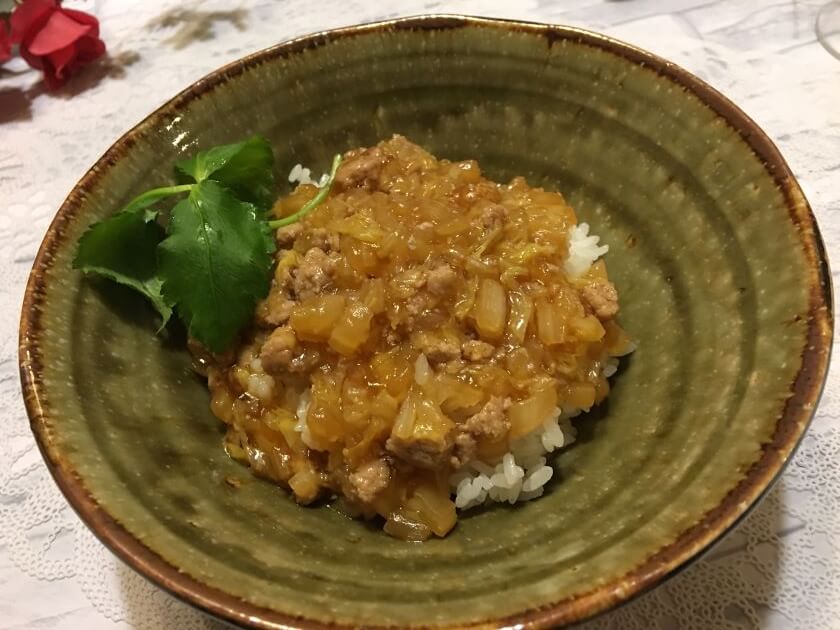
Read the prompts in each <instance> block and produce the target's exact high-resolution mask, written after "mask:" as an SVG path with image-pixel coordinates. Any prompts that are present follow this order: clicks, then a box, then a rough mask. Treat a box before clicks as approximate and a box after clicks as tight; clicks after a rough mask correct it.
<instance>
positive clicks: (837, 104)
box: [0, 0, 840, 630]
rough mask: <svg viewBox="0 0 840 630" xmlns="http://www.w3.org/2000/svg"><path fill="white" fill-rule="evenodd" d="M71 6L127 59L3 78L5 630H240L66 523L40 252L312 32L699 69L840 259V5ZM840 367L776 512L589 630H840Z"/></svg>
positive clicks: (0, 554)
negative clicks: (112, 164) (518, 46)
mask: <svg viewBox="0 0 840 630" xmlns="http://www.w3.org/2000/svg"><path fill="white" fill-rule="evenodd" d="M65 4H66V5H67V6H71V7H77V8H81V9H83V10H86V11H89V12H91V13H94V14H95V15H97V16H98V17H99V19H100V20H101V22H102V35H103V38H104V40H105V42H106V43H107V45H108V48H109V52H110V58H109V59H108V60H107V61H105V62H104V63H99V64H98V65H96V66H94V67H90V68H88V69H87V70H86V71H85V72H84V74H83V75H81V76H79V77H77V79H76V80H75V81H73V82H72V83H70V84H69V85H68V86H66V88H65V89H64V90H63V91H61V92H58V93H57V94H48V93H45V92H44V91H43V89H42V87H41V85H40V84H39V83H38V81H37V75H36V74H35V73H34V72H26V71H24V68H25V66H21V65H17V64H12V65H7V66H6V70H5V71H0V423H1V424H2V426H0V430H2V436H3V437H2V439H0V630H2V629H6V628H42V629H52V628H66V629H73V630H75V629H91V630H92V629H96V628H112V627H119V628H129V627H131V628H143V629H146V628H166V629H168V628H174V629H189V628H199V627H203V628H215V627H221V626H220V624H217V623H216V622H213V621H211V620H209V619H207V618H206V617H204V616H203V615H201V614H200V613H198V612H196V611H194V610H192V609H190V608H188V607H187V606H186V605H184V604H182V603H180V602H178V601H176V600H175V599H173V598H172V597H170V596H169V595H166V594H165V593H163V592H162V591H160V590H158V589H157V588H156V587H154V586H152V585H151V584H149V583H147V582H145V581H144V580H143V579H142V578H140V577H138V576H137V575H135V574H134V573H133V572H132V571H131V570H129V569H127V568H126V567H125V566H123V565H122V564H120V563H119V562H118V561H117V560H116V559H115V558H114V557H113V556H112V555H111V554H110V553H109V552H108V551H107V550H106V549H105V548H104V547H102V545H101V544H99V543H98V542H97V541H96V539H95V538H94V537H93V536H92V535H91V534H90V533H89V532H88V531H87V529H86V528H85V527H84V526H83V525H82V524H81V522H80V521H79V519H78V518H77V517H76V516H75V514H74V513H73V511H72V510H71V509H70V508H69V507H68V506H67V504H66V502H65V501H64V499H63V497H62V496H61V495H60V493H59V491H58V489H57V488H56V486H55V485H54V483H53V482H52V480H51V478H50V476H49V474H48V473H47V470H46V468H45V467H44V465H43V463H42V462H41V459H40V456H39V454H38V451H37V448H36V446H35V444H34V442H33V439H32V437H31V434H30V431H29V426H28V422H27V419H26V415H25V413H24V409H23V403H22V401H21V398H20V393H19V381H18V373H17V327H18V318H19V309H20V304H21V299H22V296H23V289H24V284H25V281H26V277H27V275H28V273H29V270H30V267H31V265H32V261H33V258H34V256H35V252H36V251H37V248H38V244H39V243H40V241H41V238H42V237H43V235H44V232H45V230H46V229H47V226H48V224H49V222H50V220H51V218H52V217H53V214H54V212H55V210H56V209H57V208H58V206H59V205H60V203H61V201H62V200H63V199H64V197H65V195H66V194H67V193H68V192H69V191H70V189H71V188H72V186H73V185H74V184H75V182H76V181H77V180H78V179H79V178H80V177H81V176H82V175H83V174H84V172H85V170H86V169H87V168H88V167H89V166H90V165H91V164H92V163H93V161H94V160H95V159H96V158H98V157H99V156H100V155H101V154H102V153H103V152H104V151H105V149H107V148H108V146H109V145H110V144H111V143H112V142H114V140H116V139H117V138H118V137H119V136H120V135H121V134H122V133H123V132H124V131H125V130H127V129H128V128H129V127H131V126H132V125H133V124H134V123H136V122H137V121H138V120H140V119H141V118H142V117H143V116H145V115H146V114H147V113H148V112H150V111H151V110H153V109H154V108H155V107H157V106H158V105H160V104H161V103H162V102H164V101H165V100H166V99H168V98H169V97H171V96H172V95H174V94H175V93H176V92H177V91H179V90H180V89H181V88H183V87H185V86H187V85H188V84H190V83H191V82H193V81H195V80H196V79H198V78H199V77H201V76H202V75H204V74H206V73H207V72H209V71H211V70H213V69H214V68H216V67H218V66H220V65H222V64H224V63H227V62H229V61H232V60H234V59H236V58H238V57H240V56H242V55H244V54H247V53H250V52H252V51H255V50H258V49H260V48H264V47H266V46H269V45H271V44H274V43H277V42H279V41H282V40H285V39H288V38H290V37H293V36H298V35H302V34H305V33H307V32H311V31H316V30H322V29H326V28H332V27H336V26H342V25H348V24H353V23H357V22H362V21H371V20H375V19H381V18H386V17H393V16H397V15H411V14H418V13H430V12H452V13H456V12H462V13H471V14H478V15H482V14H483V15H492V16H502V17H512V18H521V19H532V20H540V21H547V22H556V23H562V24H572V25H577V26H582V27H586V28H590V29H593V30H597V31H601V32H604V33H607V34H609V35H612V36H614V37H617V38H619V39H623V40H626V41H629V42H631V43H634V44H637V45H639V46H641V47H643V48H646V49H648V50H651V51H653V52H656V53H659V54H661V55H663V56H665V57H667V58H669V59H671V60H673V61H675V62H677V63H679V64H680V65H682V66H684V67H686V68H687V69H689V70H690V71H692V72H694V73H696V74H697V75H699V76H700V77H702V78H703V79H705V80H706V81H708V82H710V83H711V84H712V85H714V86H715V87H717V88H718V89H720V90H721V91H722V92H724V93H725V94H727V95H728V96H729V97H730V98H732V99H733V100H734V101H735V102H736V103H737V104H738V105H740V106H741V107H742V108H743V109H744V110H745V111H746V112H747V113H748V114H749V115H750V116H752V117H753V118H754V119H755V120H756V121H758V123H759V124H760V125H761V126H762V127H763V128H764V129H765V131H767V133H768V134H769V135H770V137H771V138H772V139H773V140H774V141H775V142H776V143H777V144H778V145H779V147H780V148H781V150H782V153H783V154H784V155H785V157H786V158H787V160H788V162H789V163H790V165H791V167H792V168H793V171H794V172H795V173H796V175H797V176H798V177H799V181H800V182H801V184H802V187H803V188H804V190H805V193H806V195H807V196H808V198H809V200H810V202H811V204H812V206H813V208H814V211H815V213H816V215H817V218H818V220H819V223H820V226H821V228H822V232H823V236H824V237H825V239H826V242H827V245H828V250H829V255H832V254H835V253H836V252H838V251H840V60H838V59H836V58H834V57H832V56H830V55H829V54H828V53H827V52H826V51H825V50H824V49H823V48H822V46H821V45H820V43H819V42H818V41H817V39H816V36H815V32H814V24H815V21H816V16H817V12H818V10H819V9H820V7H821V6H822V5H823V4H825V0H813V1H809V0H799V1H797V0H789V1H780V2H772V1H770V0H737V1H735V0H719V1H717V2H715V1H709V0H612V1H604V0H601V1H596V0H556V1H551V0H451V1H448V2H444V1H441V0H391V1H390V2H380V1H376V0H320V1H319V2H312V1H310V0H283V1H276V2H272V1H268V0H265V1H261V2H258V1H251V2H248V1H247V0H232V1H231V0H228V1H227V2H222V1H217V2H216V1H213V2H211V1H208V2H199V1H194V0H165V1H152V0H144V1H143V2H139V1H136V0H135V1H131V0H96V1H88V2H83V1H77V2H73V1H68V2H66V3H65ZM18 70H20V72H18ZM835 258H836V257H835ZM838 365H840V364H838V362H836V361H835V364H834V366H835V367H834V369H832V370H831V373H830V376H829V380H828V385H827V387H826V390H825V395H824V397H823V400H822V403H821V404H820V406H819V409H818V411H817V415H816V419H815V420H814V423H813V425H812V427H811V429H810V431H809V433H808V436H807V437H806V439H805V441H804V443H803V445H802V447H801V448H800V449H799V452H798V453H797V455H796V456H795V457H794V459H793V461H792V463H791V465H790V466H789V467H788V469H787V472H786V473H785V474H784V476H783V478H782V479H781V481H780V482H779V483H778V484H777V485H776V487H775V489H774V490H773V491H772V492H771V493H770V495H769V496H768V497H767V498H766V499H765V500H764V502H763V503H762V504H761V505H760V506H759V507H758V508H757V509H756V510H755V511H754V512H753V513H752V514H751V515H750V516H749V517H748V518H747V519H746V520H745V521H744V522H743V523H742V524H741V525H740V526H739V527H738V529H737V530H736V531H735V532H733V533H732V534H731V535H730V536H728V537H727V538H726V539H725V541H724V542H723V543H722V544H721V545H719V546H718V547H717V548H716V549H715V550H713V552H712V553H710V554H709V555H708V556H706V557H705V558H704V559H703V560H701V561H699V562H697V563H696V564H694V565H693V566H691V567H690V568H688V569H687V570H685V571H683V572H682V573H681V574H680V575H678V576H676V577H675V578H673V579H672V580H670V581H668V582H667V583H665V584H664V585H663V586H661V587H660V588H657V589H655V590H654V591H652V592H650V593H648V594H646V595H644V596H643V597H641V598H639V599H637V600H636V601H634V602H633V603H631V604H630V605H628V606H625V607H624V608H622V609H619V610H617V611H615V612H612V613H609V614H607V615H605V616H603V617H601V618H599V619H597V620H596V621H595V622H592V623H591V625H587V626H586V627H587V628H588V629H589V630H591V629H592V628H615V629H621V630H624V629H628V630H631V629H634V628H639V629H647V628H663V629H665V628H669V629H670V628H696V629H704V630H705V629H707V628H779V629H781V628H784V629H788V628H802V629H808V630H824V629H827V628H840V373H838V370H840V367H837V366H838Z"/></svg>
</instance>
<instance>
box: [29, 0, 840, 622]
mask: <svg viewBox="0 0 840 630" xmlns="http://www.w3.org/2000/svg"><path fill="white" fill-rule="evenodd" d="M465 27H480V28H485V29H489V28H495V29H499V30H503V31H514V32H516V31H518V32H524V33H529V34H533V35H538V36H541V37H543V38H545V40H546V43H547V45H549V46H550V45H551V44H552V43H554V42H555V41H560V40H569V41H572V42H574V43H576V44H584V45H588V46H592V47H595V48H598V49H600V50H604V51H607V52H610V53H612V54H615V55H617V56H619V57H621V58H623V59H625V60H628V61H630V62H632V63H635V64H637V65H640V66H643V67H646V68H649V69H650V70H651V71H652V72H655V73H657V74H658V75H660V76H662V77H665V78H667V79H669V80H670V81H672V82H673V83H675V84H677V85H678V86H680V87H681V88H682V89H684V90H686V91H688V92H690V93H693V94H694V95H695V96H696V97H698V98H699V99H700V100H701V101H702V102H703V103H704V104H705V105H706V106H707V107H709V108H710V109H712V110H713V111H714V112H715V113H716V114H717V115H718V116H720V117H721V118H722V119H724V120H725V121H726V122H727V123H728V124H729V125H730V126H731V127H732V128H733V129H735V130H736V131H737V132H738V133H739V134H740V135H741V137H742V138H743V140H744V141H745V142H746V143H747V144H748V145H749V146H750V148H751V149H752V151H753V152H754V153H755V155H756V156H757V157H758V158H759V159H760V160H761V161H762V163H763V164H764V165H765V167H766V169H767V172H768V174H769V175H770V176H771V177H772V178H773V179H774V181H775V182H776V184H777V185H778V186H779V189H780V191H781V192H782V193H783V195H784V197H785V202H786V204H787V207H788V210H789V213H790V217H791V222H792V223H793V225H794V227H795V228H797V232H798V234H799V235H800V245H801V246H802V248H803V251H804V254H805V256H806V259H807V261H808V263H809V267H808V278H807V281H808V285H809V289H810V302H809V310H808V322H807V325H808V329H807V339H808V343H807V346H806V348H805V351H804V352H803V355H802V363H801V367H800V369H799V371H798V373H797V375H796V377H795V378H794V380H793V381H792V383H791V396H790V398H789V399H788V400H787V402H786V403H785V406H784V410H783V412H782V415H781V417H780V418H779V420H778V422H777V425H776V430H775V432H774V435H773V437H772V439H771V440H770V442H768V443H766V444H764V445H763V446H762V450H761V456H760V458H759V459H758V461H757V462H756V463H755V464H754V465H753V466H752V467H751V468H750V469H749V470H748V471H747V473H746V474H745V476H744V478H743V479H742V480H741V481H740V482H739V483H738V484H737V485H736V486H735V488H733V489H732V490H731V491H730V492H729V494H728V495H727V496H726V497H725V498H724V499H723V501H721V503H720V504H719V505H718V506H717V507H715V508H713V509H712V510H710V511H709V512H707V513H706V514H705V515H704V517H703V518H702V519H701V520H700V521H699V522H698V523H696V524H695V525H693V526H692V527H690V528H689V529H687V530H686V531H684V532H683V533H682V534H681V535H680V536H679V537H678V538H677V539H676V540H675V541H673V542H671V543H669V544H668V545H666V546H664V547H663V548H662V549H660V550H659V551H658V552H656V553H655V554H653V555H652V556H650V557H649V558H647V559H646V560H645V561H643V562H642V563H641V564H640V565H639V566H638V567H636V568H635V569H633V570H632V571H630V572H628V573H627V574H625V575H623V576H621V577H619V578H617V579H614V580H612V581H610V582H608V583H606V584H604V585H602V586H599V587H597V588H595V589H593V590H591V591H589V592H586V593H583V594H581V595H577V596H574V597H567V598H565V599H561V600H559V601H557V602H554V603H552V604H549V605H545V606H541V607H536V608H532V609H528V610H523V611H521V612H519V613H516V614H513V615H509V616H505V617H499V618H489V619H485V620H482V621H478V622H474V623H470V624H466V625H464V624H456V625H452V624H445V625H444V626H435V627H461V628H465V627H470V628H473V627H501V626H508V627H509V626H519V625H520V624H521V626H522V627H549V626H556V625H560V624H566V623H572V622H577V621H582V620H584V619H587V618H589V617H591V616H593V615H595V614H598V613H600V612H604V611H606V610H608V609H610V608H612V607H615V606H617V605H619V604H621V603H624V602H626V601H628V600H630V599H631V598H633V597H635V596H637V595H638V594H640V593H642V592H644V591H645V590H647V589H649V588H651V587H652V586H654V585H656V584H658V583H659V582H661V581H662V580H663V579H665V578H667V577H669V576H671V575H673V574H675V573H676V572H677V571H678V570H679V569H681V568H683V567H684V566H686V565H687V564H688V563H689V562H690V561H692V560H693V559H696V558H697V557H698V556H699V555H700V554H701V553H702V552H703V551H704V550H706V549H708V548H709V547H710V546H711V545H712V544H713V543H714V542H715V541H717V540H718V539H719V538H720V537H721V536H723V535H724V534H725V533H726V532H727V531H729V529H730V528H732V527H733V526H734V525H735V524H736V523H737V522H738V521H739V520H740V519H741V518H742V517H743V516H744V515H745V514H746V513H747V512H748V510H749V509H750V508H752V507H753V506H754V505H755V504H756V503H757V502H758V500H759V499H760V498H761V497H762V495H763V494H764V493H765V492H766V491H767V490H768V489H769V487H770V486H771V485H772V483H773V481H774V480H775V479H776V478H777V476H778V475H779V474H780V473H781V471H782V470H783V468H784V466H785V464H786V463H787V461H788V460H789V459H790V457H791V455H792V454H793V453H794V451H795V449H796V447H797V445H798V444H799V442H800V440H801V438H802V435H803V433H804V432H805V429H806V428H807V426H808V424H809V422H810V420H811V418H812V416H813V413H814V409H815V407H816V404H817V402H818V401H819V398H820V395H821V393H822V388H823V386H824V383H825V378H826V374H827V369H828V363H829V359H830V354H831V345H832V335H833V323H834V307H833V295H832V285H831V274H830V270H829V265H828V259H827V256H826V252H825V246H824V244H823V241H822V238H821V236H820V233H819V229H818V227H817V224H816V220H815V218H814V215H813V213H812V211H811V208H810V206H809V205H808V202H807V200H806V199H805V197H804V195H803V194H802V191H801V189H800V187H799V185H798V183H797V182H796V179H795V178H794V176H793V173H792V172H791V170H790V168H789V167H788V165H787V163H786V162H785V160H784V159H783V158H782V156H781V154H780V153H779V151H778V149H777V148H776V147H775V145H774V144H773V142H772V141H771V140H770V139H769V138H768V137H767V135H766V134H765V133H764V132H763V131H762V130H761V129H760V128H759V127H758V125H757V124H756V123H755V122H754V121H753V120H752V119H751V118H750V117H749V116H747V115H746V114H745V113H744V112H743V111H741V110H740V109H739V108H738V107H737V106H736V105H735V104H734V103H732V102H731V101H730V100H729V99H727V98H726V97H725V96H723V95H722V94H721V93H720V92H718V91H717V90H715V89H714V88H712V87H711V86H709V85H708V84H706V83H705V82H704V81H702V80H701V79H699V78H697V77H696V76H694V75H692V74H691V73H689V72H688V71H686V70H684V69H683V68H681V67H679V66H677V65H675V64H673V63H671V62H670V61H667V60H665V59H663V58H661V57H659V56H657V55H654V54H652V53H649V52H647V51H644V50H642V49H640V48H637V47H635V46H632V45H629V44H626V43H624V42H621V41H618V40H615V39H612V38H610V37H607V36H604V35H600V34H598V33H593V32H591V31H587V30H583V29H579V28H574V27H566V26H557V25H550V24H542V23H536V22H522V21H516V20H506V19H497V18H484V17H472V16H465V15H448V14H434V15H419V16H413V17H405V18H398V19H391V20H385V21H380V22H373V23H369V24H361V25H356V26H348V27H343V28H337V29H333V30H329V31H323V32H318V33H314V34H311V35H307V36H304V37H300V38H297V39H293V40H290V41H287V42H284V43H281V44H278V45H276V46H273V47H270V48H266V49H264V50H261V51H258V52H255V53H253V54H251V55H248V56H246V57H243V58H242V59H239V60H237V61H234V62H232V63H230V64H228V65H226V66H223V67H222V68H220V69H218V70H216V71H214V72H211V73H210V74H208V75H206V76H205V77H203V78H202V79H199V80H198V81H197V82H195V83H194V84H192V85H191V86H190V87H188V88H186V89H185V90H183V91H182V92H180V93H179V94H178V95H177V96H175V97H174V98H172V99H171V100H169V101H167V102H166V103H165V104H163V105H162V106H160V107H159V108H158V109H157V110H155V111H154V112H153V113H151V114H150V115H149V116H147V117H146V118H145V119H144V120H143V121H141V122H140V123H139V124H137V125H136V126H135V127H133V128H132V129H130V130H129V131H128V132H126V133H125V134H124V135H123V136H122V137H121V138H120V139H119V140H117V141H116V142H115V143H114V144H113V145H112V146H111V147H110V148H109V149H108V150H107V151H106V152H105V154H104V155H103V156H102V157H101V158H100V159H99V160H98V161H97V162H96V163H95V164H94V165H93V167H92V168H91V169H90V170H88V172H87V173H86V174H85V176H84V177H83V178H82V179H81V180H80V181H79V182H78V184H76V186H75V187H74V188H73V190H72V191H71V192H70V194H69V195H68V196H67V199H66V200H65V201H64V203H63V204H62V205H61V208H60V209H59V210H58V212H57V214H56V216H55V218H54V219H53V221H52V223H51V224H50V227H49V229H48V231H47V234H46V236H45V237H44V240H43V242H42V244H41V247H40V249H39V251H38V254H37V257H36V258H35V262H34V264H33V269H32V272H31V275H30V277H29V281H28V283H27V286H26V292H25V296H24V302H23V308H22V314H21V323H20V336H19V367H20V374H21V384H22V390H23V396H24V400H25V404H26V410H27V413H28V415H29V419H30V424H31V428H32V431H33V433H34V435H35V438H36V441H37V443H38V446H39V448H40V450H41V453H42V455H43V457H44V460H45V462H46V464H47V467H48V469H49V470H50V473H51V474H52V476H53V478H54V479H55V481H56V483H57V484H58V486H59V488H60V489H61V491H62V492H63V493H64V495H65V497H66V498H67V500H68V501H69V503H70V504H71V505H72V506H73V508H74V509H75V510H76V512H77V513H78V514H79V516H80V517H81V519H82V521H84V523H85V524H86V525H87V526H88V527H89V528H90V529H91V530H92V531H93V533H94V534H95V535H96V536H97V537H98V538H99V540H101V541H102V543H103V544H105V546H106V547H108V548H109V549H110V550H111V551H112V552H113V553H114V554H116V555H117V556H118V557H119V558H120V559H121V560H123V561H124V562H125V563H126V564H128V565H129V566H130V567H132V568H133V569H134V570H136V571H137V572H138V573H140V574H141V575H142V576H144V577H145V578H147V579H149V580H150V581H151V582H153V583H155V584H156V585H158V586H160V587H162V588H164V589H165V590H167V591H168V592H169V593H171V594H173V595H175V596H176V597H178V598H179V599H181V600H183V601H184V602H187V603H188V604H191V605H193V606H195V607H197V608H199V609H201V610H203V611H205V612H208V613H210V614H212V615H214V616H216V617H219V618H221V619H223V620H226V621H228V622H232V623H234V624H239V625H242V626H245V627H252V628H260V629H278V628H349V627H352V624H345V623H340V622H336V623H323V622H318V621H314V620H311V619H306V618H303V617H299V616H294V615H288V614H285V613H282V612H279V611H276V610H272V609H269V608H264V607H261V606H257V605H254V604H251V603H249V602H246V601H243V600H241V599H239V598H237V597H235V596H233V595H230V594H228V593H226V592H224V591H222V590H220V589H218V588H216V587H212V586H209V585H207V584H204V583H203V582H200V581H199V580H197V579H195V578H193V577H191V576H189V575H187V574H186V573H182V572H180V571H179V570H178V568H177V567H175V566H172V565H171V564H169V563H168V562H167V561H166V560H164V559H163V558H161V557H160V556H159V555H157V554H156V553H155V552H153V551H152V550H151V549H149V548H148V547H146V546H145V545H144V544H143V543H142V542H140V541H139V540H138V539H136V538H135V537H134V536H132V535H131V534H130V533H129V532H128V531H127V530H126V529H124V528H123V527H122V526H121V525H120V524H119V523H118V522H117V521H116V520H115V519H114V518H113V517H112V516H111V515H110V514H109V513H108V512H107V511H106V509H105V508H103V507H101V506H100V505H99V504H98V503H97V502H96V500H95V498H94V497H93V496H91V495H90V494H89V493H88V491H87V489H86V488H85V485H84V481H83V480H82V478H81V477H80V476H79V474H78V473H77V472H76V471H75V470H74V469H73V468H72V467H71V466H70V464H69V462H68V460H67V459H66V457H65V456H64V455H63V454H62V453H61V452H60V451H59V449H58V447H57V445H56V444H55V442H54V441H53V439H52V436H51V428H50V425H51V422H50V410H49V406H48V401H47V394H46V391H45V386H44V383H43V382H42V381H41V379H40V378H39V374H40V373H41V365H42V364H41V351H40V347H39V332H40V331H41V323H40V317H41V304H42V302H43V300H44V297H45V286H46V283H47V277H46V273H47V270H48V269H49V267H50V265H51V264H52V260H53V255H54V253H55V252H56V250H57V249H58V247H60V245H61V244H62V242H63V241H64V240H65V239H64V231H65V230H64V228H65V226H66V225H68V223H69V222H70V221H72V220H74V219H75V218H76V215H77V214H78V211H79V208H80V207H81V206H82V202H83V200H84V198H85V196H86V193H87V191H88V190H90V189H92V188H93V187H95V186H96V185H97V182H98V180H99V179H100V177H101V176H102V174H103V173H104V172H105V171H107V170H108V169H109V168H110V167H112V166H113V165H114V164H115V163H116V162H117V161H118V160H120V159H121V158H122V157H124V155H125V153H126V152H127V151H128V150H129V149H130V148H131V147H132V146H133V145H134V143H135V142H136V140H137V138H138V137H141V136H143V135H144V134H145V133H146V132H147V131H150V130H152V129H153V128H154V127H155V125H156V124H157V123H158V121H160V120H164V119H168V118H170V117H171V115H173V114H175V113H177V112H178V110H179V109H181V108H182V107H183V106H184V105H186V104H188V103H189V102H191V101H194V100H195V99H198V98H201V97H202V96H203V95H204V94H205V93H207V92H210V91H212V90H213V89H215V88H216V87H218V86H220V85H223V84H224V83H225V82H227V81H228V79H230V78H232V77H235V76H237V75H239V74H241V73H243V72H245V71H246V70H248V69H249V68H252V67H255V66H258V65H260V64H262V63H266V62H269V61H272V60H275V59H278V58H284V57H288V56H290V55H293V54H296V53H299V52H302V51H305V50H307V49H309V48H313V47H320V46H322V45H325V44H328V43H330V42H332V41H336V40H339V39H343V38H347V37H355V36H358V35H364V34H367V33H371V32H375V31H391V30H395V31H396V30H455V29H459V28H465ZM369 627H380V628H385V627H389V626H369Z"/></svg>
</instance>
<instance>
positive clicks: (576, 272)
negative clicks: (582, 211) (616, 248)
mask: <svg viewBox="0 0 840 630" xmlns="http://www.w3.org/2000/svg"><path fill="white" fill-rule="evenodd" d="M600 240H601V238H600V237H598V236H596V235H594V234H589V224H588V223H581V224H579V225H575V226H574V227H573V228H572V229H571V230H569V257H568V258H567V259H566V264H565V266H564V269H565V271H566V273H567V274H569V276H571V277H573V278H577V277H578V276H580V275H582V274H584V273H586V271H587V270H588V269H589V267H591V266H592V263H594V262H595V261H596V260H598V259H599V258H600V257H601V256H603V255H604V254H606V253H607V252H608V251H609V250H610V247H609V245H598V242H599V241H600Z"/></svg>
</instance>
